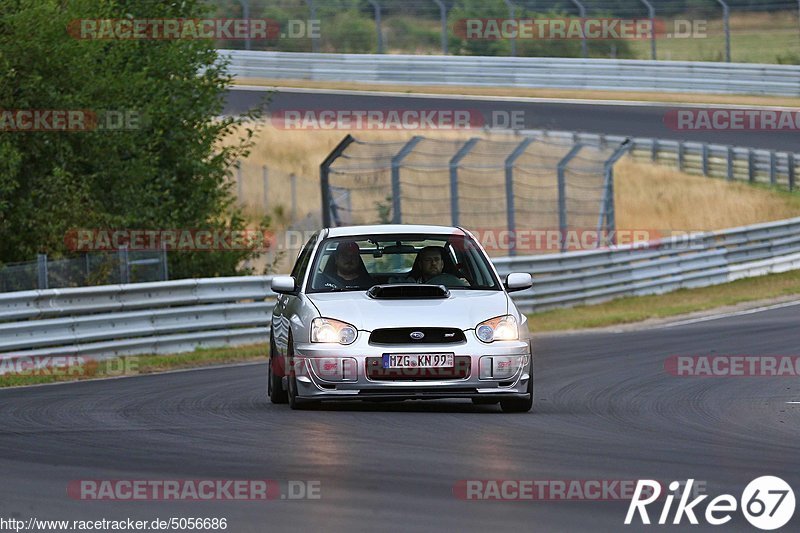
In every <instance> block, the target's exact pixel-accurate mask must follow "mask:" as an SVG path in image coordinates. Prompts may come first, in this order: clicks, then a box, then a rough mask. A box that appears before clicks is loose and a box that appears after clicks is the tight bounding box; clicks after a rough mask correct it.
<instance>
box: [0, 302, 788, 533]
mask: <svg viewBox="0 0 800 533" xmlns="http://www.w3.org/2000/svg"><path fill="white" fill-rule="evenodd" d="M798 310H800V307H798V306H789V307H784V308H780V309H773V310H768V311H764V312H759V313H753V314H748V315H742V316H735V317H729V318H723V319H718V320H709V321H705V322H701V323H697V324H689V325H682V326H676V327H668V328H664V327H662V328H659V329H648V330H640V331H632V332H625V333H617V334H615V333H586V334H577V335H568V336H562V337H546V338H541V339H537V341H536V342H535V345H534V348H535V353H536V360H535V361H536V368H535V374H536V403H535V407H534V412H533V413H528V414H513V415H510V414H503V413H500V412H499V408H498V407H497V406H478V407H475V406H473V405H472V404H471V403H465V402H462V401H434V402H405V403H377V404H362V403H358V402H357V403H348V404H326V405H324V406H323V407H322V408H321V409H319V410H316V411H299V412H298V411H290V410H289V408H288V407H287V406H283V405H272V404H270V403H268V401H267V399H266V397H265V386H266V384H265V375H266V368H265V365H264V364H263V363H260V364H257V365H245V366H235V367H228V368H217V369H207V370H199V371H190V372H179V373H169V374H161V375H151V376H141V377H135V378H130V379H116V380H106V381H96V382H80V383H74V384H59V385H52V386H41V387H31V388H20V389H6V390H0V449H2V454H0V472H2V479H3V483H2V484H0V516H3V517H12V516H13V517H16V518H20V519H26V518H28V517H30V516H35V517H38V518H51V519H100V518H108V519H111V518H127V517H131V518H138V519H147V520H152V519H153V518H156V517H158V518H162V519H167V518H169V517H171V516H186V517H190V516H194V517H226V518H227V520H228V524H229V525H228V531H234V532H239V531H273V530H279V531H284V530H293V531H309V530H312V528H314V529H319V530H325V531H352V530H356V531H375V530H391V531H430V530H432V529H434V528H436V529H440V528H441V529H444V528H446V529H447V530H451V531H486V530H498V531H512V530H514V531H590V530H591V531H621V530H626V529H628V530H631V531H641V530H646V529H650V530H663V529H664V526H650V527H649V528H647V527H644V526H642V525H641V524H640V523H638V522H635V524H637V525H636V526H631V527H628V528H626V527H625V526H623V520H624V517H625V513H626V511H627V504H626V503H625V502H619V501H616V502H614V501H605V502H580V501H560V502H541V501H540V502H532V501H518V502H497V501H463V500H459V499H456V498H455V497H454V496H453V490H452V489H453V486H454V484H455V483H456V482H457V481H458V480H465V479H537V480H548V479H550V480H572V479H582V480H588V479H598V480H603V479H620V480H635V479H640V478H654V479H658V480H663V481H666V482H669V481H671V480H685V479H687V478H694V479H697V480H703V481H705V483H706V491H707V493H709V494H711V496H712V497H713V496H716V495H718V494H722V493H730V494H733V495H734V496H735V497H736V498H737V499H738V498H739V497H740V495H741V492H742V490H743V488H744V487H745V485H746V484H747V483H748V482H749V481H750V480H752V479H754V478H756V477H759V476H762V475H776V476H779V477H782V478H783V479H784V480H786V481H787V482H788V483H789V484H790V485H792V486H793V488H794V489H795V491H798V489H800V461H798V433H799V432H798V423H799V422H800V406H798V405H787V404H786V402H787V401H792V400H800V394H798V389H799V388H800V386H799V385H798V382H797V378H788V377H770V378H766V377H752V378H681V377H674V376H670V375H668V374H667V373H665V371H664V360H665V359H666V358H667V357H668V356H670V355H675V354H681V355H690V354H710V353H714V354H750V355H762V354H766V355H778V354H779V355H792V354H797V351H798V346H800V328H798V314H797V313H798ZM189 478H191V479H200V478H222V479H275V480H284V481H285V480H319V481H320V482H321V496H322V498H321V499H320V500H304V501H281V500H273V501H266V502H264V501H262V502H213V503H210V502H107V501H80V500H75V499H71V498H69V497H68V496H67V495H66V487H67V484H68V482H69V481H70V480H78V479H189ZM707 501H708V500H706V501H705V502H703V503H702V504H701V505H700V507H701V513H702V509H704V508H705V504H706V503H707ZM674 507H675V506H673V511H674ZM650 509H651V513H650V515H651V519H653V520H656V519H657V518H658V514H659V513H660V510H661V506H660V505H659V506H658V508H652V507H651V508H650ZM798 515H800V511H798V512H796V513H795V517H794V519H793V520H792V522H790V523H789V524H788V525H787V526H786V530H791V529H794V530H797V525H798V524H799V523H800V517H798ZM671 517H672V515H670V519H671ZM703 523H704V522H703V519H702V518H701V524H703ZM688 527H689V526H688V525H687V522H686V519H685V518H684V522H683V528H684V529H685V528H688ZM693 529H694V530H695V531H697V530H710V529H717V530H720V531H721V530H723V529H724V530H729V529H735V530H741V531H756V530H755V529H754V528H753V527H752V526H750V525H749V524H748V523H747V522H745V521H744V519H743V518H742V515H741V514H740V513H738V512H737V513H736V514H735V518H734V520H733V522H732V523H729V524H727V525H726V526H722V527H717V528H713V527H710V526H707V525H701V526H694V527H693Z"/></svg>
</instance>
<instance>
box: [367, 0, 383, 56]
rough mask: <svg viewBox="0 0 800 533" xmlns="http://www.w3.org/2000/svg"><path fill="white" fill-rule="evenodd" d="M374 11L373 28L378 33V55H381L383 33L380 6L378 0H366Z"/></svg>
mask: <svg viewBox="0 0 800 533" xmlns="http://www.w3.org/2000/svg"><path fill="white" fill-rule="evenodd" d="M367 1H368V2H369V3H370V5H371V6H372V7H373V9H374V10H375V28H376V29H377V31H378V53H379V54H382V53H383V33H382V32H381V4H380V2H378V0H367Z"/></svg>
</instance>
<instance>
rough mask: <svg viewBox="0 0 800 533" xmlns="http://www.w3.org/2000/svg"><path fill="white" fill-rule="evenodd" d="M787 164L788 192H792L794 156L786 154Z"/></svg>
mask: <svg viewBox="0 0 800 533" xmlns="http://www.w3.org/2000/svg"><path fill="white" fill-rule="evenodd" d="M786 158H787V161H786V162H787V163H788V164H789V190H790V191H793V190H794V154H787V156H786Z"/></svg>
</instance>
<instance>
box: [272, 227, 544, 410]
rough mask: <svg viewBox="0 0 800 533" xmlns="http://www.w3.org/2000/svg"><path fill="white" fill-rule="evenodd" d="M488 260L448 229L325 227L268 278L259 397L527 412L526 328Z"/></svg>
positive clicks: (522, 283) (529, 364) (463, 235)
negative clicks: (268, 319) (457, 404)
mask: <svg viewBox="0 0 800 533" xmlns="http://www.w3.org/2000/svg"><path fill="white" fill-rule="evenodd" d="M530 286H531V276H530V274H526V273H513V274H509V275H508V276H506V278H505V280H504V281H501V280H500V279H499V277H498V274H497V271H496V270H495V269H494V266H493V265H492V263H491V262H490V261H489V258H488V257H487V255H486V252H485V251H484V250H483V249H482V248H481V246H480V244H479V243H478V242H477V241H476V240H475V239H474V237H473V236H472V235H471V234H470V233H469V232H468V231H466V230H464V229H461V228H456V227H442V226H419V225H376V226H349V227H338V228H329V229H324V230H322V231H320V232H319V233H317V234H315V235H314V236H313V237H312V238H311V239H310V240H309V241H308V242H307V243H306V244H305V246H304V247H303V249H302V250H301V251H300V253H299V255H298V257H297V261H296V263H295V265H294V268H293V269H292V273H291V276H277V277H275V278H273V280H272V290H273V291H274V292H276V293H278V295H279V296H278V299H277V302H276V305H275V308H274V310H273V313H272V324H271V335H270V358H269V365H268V367H269V370H268V378H267V390H268V394H269V397H270V399H271V401H272V402H273V403H286V402H288V403H289V405H290V406H291V407H292V408H293V409H300V408H304V407H309V406H312V405H314V404H315V403H317V402H318V401H320V400H373V401H375V400H407V399H417V400H421V399H440V398H469V399H471V400H472V401H473V402H474V403H476V404H496V403H500V406H501V407H502V410H503V411H505V412H527V411H529V410H530V409H531V407H532V405H533V354H532V351H531V339H530V332H529V331H528V323H527V318H526V317H525V315H524V314H522V313H520V312H519V310H517V308H516V306H515V305H514V302H513V301H512V300H511V298H509V296H508V293H509V292H511V291H515V290H523V289H527V288H529V287H530Z"/></svg>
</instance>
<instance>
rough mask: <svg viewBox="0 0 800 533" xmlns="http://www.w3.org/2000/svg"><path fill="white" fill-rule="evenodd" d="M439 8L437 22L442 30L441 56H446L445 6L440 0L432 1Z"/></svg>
mask: <svg viewBox="0 0 800 533" xmlns="http://www.w3.org/2000/svg"><path fill="white" fill-rule="evenodd" d="M433 1H434V2H435V3H436V5H437V6H439V21H440V23H441V26H442V29H441V32H442V55H447V6H446V5H444V2H442V0H433Z"/></svg>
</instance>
